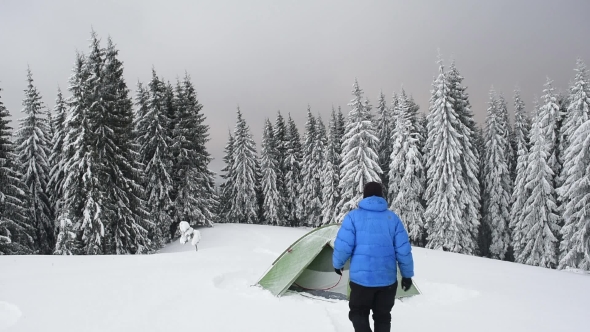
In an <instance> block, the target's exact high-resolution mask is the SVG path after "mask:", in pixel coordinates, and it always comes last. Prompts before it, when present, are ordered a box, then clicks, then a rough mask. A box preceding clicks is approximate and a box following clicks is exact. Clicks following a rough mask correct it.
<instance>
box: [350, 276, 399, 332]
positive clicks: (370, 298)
mask: <svg viewBox="0 0 590 332" xmlns="http://www.w3.org/2000/svg"><path fill="white" fill-rule="evenodd" d="M396 292H397V282H396V283H394V284H393V285H389V286H385V287H365V286H361V285H359V284H355V283H354V282H352V281H351V282H350V301H349V303H348V305H349V307H350V313H349V314H348V318H349V319H350V321H351V322H352V325H353V326H354V331H355V332H371V326H370V325H369V313H370V311H371V310H373V322H374V324H373V326H374V327H375V332H389V331H391V309H392V308H393V305H394V303H395V293H396Z"/></svg>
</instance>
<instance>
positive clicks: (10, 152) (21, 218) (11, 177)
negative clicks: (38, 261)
mask: <svg viewBox="0 0 590 332" xmlns="http://www.w3.org/2000/svg"><path fill="white" fill-rule="evenodd" d="M0 92H2V89H0ZM0 97H1V96H0ZM9 118H10V113H9V112H8V110H7V109H6V107H5V106H4V104H3V103H2V99H0V183H2V185H1V186H0V255H23V254H29V253H31V252H33V250H34V249H35V242H34V240H35V237H34V234H35V229H34V228H33V227H32V226H31V225H30V224H29V220H28V219H29V218H28V215H27V210H26V196H25V186H24V184H23V182H22V180H21V178H22V177H21V174H20V172H19V170H18V167H17V164H16V155H15V154H14V144H13V143H12V140H11V136H12V128H11V127H10V126H9V123H10V120H9Z"/></svg>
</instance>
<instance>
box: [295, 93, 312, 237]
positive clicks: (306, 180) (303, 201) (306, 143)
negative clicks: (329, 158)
mask: <svg viewBox="0 0 590 332" xmlns="http://www.w3.org/2000/svg"><path fill="white" fill-rule="evenodd" d="M315 143H316V122H315V117H314V116H313V114H311V107H310V106H309V105H308V106H307V119H306V121H305V132H304V134H303V145H302V151H301V152H302V153H301V181H300V182H299V188H298V194H297V219H299V220H300V221H301V223H302V224H303V225H305V226H309V225H311V223H310V221H311V220H310V216H309V215H308V212H309V210H310V209H309V208H308V205H309V204H311V202H312V201H313V200H314V198H315V190H314V187H315V183H313V178H314V175H315V174H314V172H315V171H316V165H315V161H314V160H313V150H314V149H315Z"/></svg>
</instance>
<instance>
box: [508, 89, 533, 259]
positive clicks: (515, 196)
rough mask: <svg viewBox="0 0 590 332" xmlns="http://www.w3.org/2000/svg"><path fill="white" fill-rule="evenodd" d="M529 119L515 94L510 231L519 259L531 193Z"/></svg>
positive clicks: (517, 92)
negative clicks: (526, 207) (513, 165)
mask: <svg viewBox="0 0 590 332" xmlns="http://www.w3.org/2000/svg"><path fill="white" fill-rule="evenodd" d="M527 119H528V117H527V115H526V113H525V109H524V102H523V101H522V99H521V98H520V92H519V91H518V90H516V91H515V92H514V141H515V143H516V155H517V160H516V169H515V172H516V178H515V180H514V187H513V191H512V197H511V199H512V206H511V209H510V229H511V230H512V241H511V244H512V246H513V250H514V255H515V257H517V256H518V255H520V253H521V252H522V250H523V249H524V245H525V243H524V242H523V241H524V237H525V235H526V234H525V233H524V231H525V228H524V226H525V224H524V222H523V211H524V209H525V203H526V199H527V198H528V197H529V196H530V191H529V190H528V189H527V188H526V170H527V168H528V153H529V128H528V125H527V123H528V120H527Z"/></svg>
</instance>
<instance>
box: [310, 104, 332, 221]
mask: <svg viewBox="0 0 590 332" xmlns="http://www.w3.org/2000/svg"><path fill="white" fill-rule="evenodd" d="M327 149H328V133H327V132H326V125H325V124H324V121H323V120H322V117H321V115H320V114H318V115H317V118H316V144H315V149H314V151H313V159H314V161H315V162H316V166H317V168H316V174H315V176H314V182H315V191H316V198H315V202H313V204H312V205H311V206H315V207H316V208H315V210H314V211H313V212H312V213H311V214H312V215H314V216H315V217H314V224H313V226H315V227H317V226H320V225H322V222H323V217H324V216H323V212H324V211H323V210H324V209H323V208H324V195H323V180H324V179H323V178H322V172H323V171H324V170H325V169H326V164H327V163H326V153H327V152H326V151H327Z"/></svg>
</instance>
